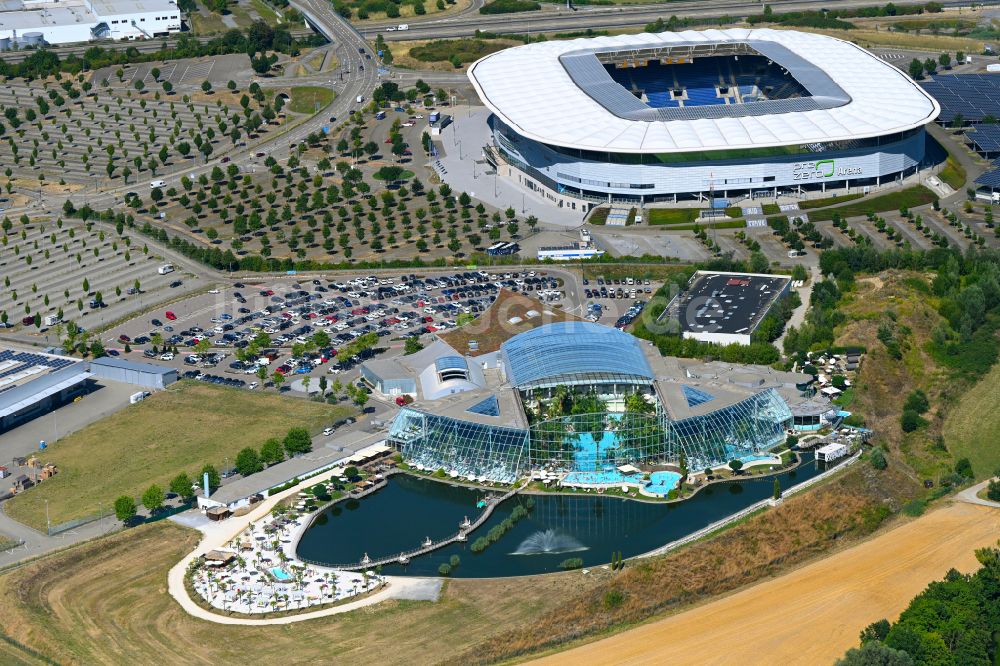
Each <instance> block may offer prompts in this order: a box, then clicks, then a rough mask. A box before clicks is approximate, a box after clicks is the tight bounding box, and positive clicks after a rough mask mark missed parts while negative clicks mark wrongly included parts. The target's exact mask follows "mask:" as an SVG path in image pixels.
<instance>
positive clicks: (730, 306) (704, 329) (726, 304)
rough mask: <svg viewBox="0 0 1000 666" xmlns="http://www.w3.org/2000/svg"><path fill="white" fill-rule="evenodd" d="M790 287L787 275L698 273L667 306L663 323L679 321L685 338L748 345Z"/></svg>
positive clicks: (662, 319) (789, 279) (722, 343)
mask: <svg viewBox="0 0 1000 666" xmlns="http://www.w3.org/2000/svg"><path fill="white" fill-rule="evenodd" d="M790 286H791V278H790V277H788V276H787V275H766V274H758V273H726V272H718V273H717V272H710V271H697V272H696V273H695V274H694V275H692V276H691V279H690V280H689V281H688V284H687V286H686V287H685V288H684V290H683V291H681V292H680V293H679V294H677V295H676V296H674V298H673V300H671V301H670V303H669V304H668V305H667V308H666V309H665V310H664V311H663V314H661V315H660V321H661V322H665V321H667V320H672V321H675V322H677V325H679V326H680V331H681V335H682V336H683V337H685V338H692V339H694V340H700V341H702V342H713V343H716V344H721V345H728V344H732V343H734V342H735V343H738V344H741V345H748V344H750V340H751V336H752V335H753V332H754V331H755V330H756V329H757V327H758V326H759V325H760V322H761V321H763V319H764V317H766V316H767V313H768V312H769V311H770V309H771V307H772V306H773V305H774V304H775V303H776V302H777V301H778V299H779V298H782V297H783V296H785V295H787V294H788V290H789V287H790Z"/></svg>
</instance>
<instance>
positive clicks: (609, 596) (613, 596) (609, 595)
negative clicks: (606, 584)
mask: <svg viewBox="0 0 1000 666" xmlns="http://www.w3.org/2000/svg"><path fill="white" fill-rule="evenodd" d="M623 601H625V593H624V592H622V591H621V590H618V589H614V590H608V591H607V592H605V593H604V607H605V608H607V609H608V610H611V609H612V608H618V607H619V606H621V605H622V602H623Z"/></svg>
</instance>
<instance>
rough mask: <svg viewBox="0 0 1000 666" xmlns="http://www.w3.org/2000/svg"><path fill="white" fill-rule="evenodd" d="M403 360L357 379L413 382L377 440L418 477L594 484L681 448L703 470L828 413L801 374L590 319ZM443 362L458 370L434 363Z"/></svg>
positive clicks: (652, 465)
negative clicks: (680, 355)
mask: <svg viewBox="0 0 1000 666" xmlns="http://www.w3.org/2000/svg"><path fill="white" fill-rule="evenodd" d="M414 357H415V358H414ZM414 357H401V358H400V359H397V360H395V361H392V362H387V361H381V362H377V363H376V362H369V363H367V364H365V366H366V367H365V368H364V369H363V372H362V375H363V377H365V378H366V380H367V381H368V382H369V383H370V384H371V385H372V386H373V387H375V388H376V390H379V389H378V387H380V386H392V387H393V388H394V389H395V388H398V387H400V386H404V385H405V383H404V382H402V381H401V380H403V379H404V376H405V375H407V374H409V375H410V376H412V377H414V378H415V380H414V381H413V382H412V383H411V384H409V385H407V387H408V388H409V389H410V390H411V391H412V392H411V393H409V394H408V395H410V396H411V397H412V398H414V399H415V401H414V402H413V403H411V404H409V405H407V406H406V407H404V408H403V409H401V410H400V412H399V414H398V415H397V416H396V418H395V420H394V421H393V423H392V425H391V426H390V429H389V435H388V438H387V441H388V442H389V443H390V444H391V445H393V446H395V447H396V448H398V449H399V450H400V451H401V452H402V454H403V456H404V459H405V460H406V462H407V463H409V464H411V465H412V466H414V467H416V468H417V469H423V470H428V471H436V470H438V469H443V470H445V471H446V472H447V473H448V474H450V475H451V476H452V477H462V478H468V479H472V480H475V481H498V482H504V483H510V482H513V481H514V480H516V479H517V478H520V477H522V476H524V475H525V474H527V473H529V472H533V471H535V470H545V471H547V472H552V473H560V474H576V475H579V474H592V475H593V474H597V475H602V478H605V479H607V478H614V476H613V475H614V474H616V472H615V470H618V469H619V468H621V467H622V466H627V465H631V466H639V467H640V468H642V469H643V470H653V469H656V468H657V467H662V466H668V465H676V464H678V462H679V461H680V459H681V456H682V454H683V456H684V457H685V459H686V461H687V464H688V465H689V467H690V468H691V469H697V470H702V469H704V468H706V467H715V466H720V465H725V464H726V463H727V462H728V461H730V460H733V459H737V458H738V459H743V460H753V459H755V458H758V457H760V456H762V455H766V452H767V451H768V450H769V449H772V448H774V447H775V446H777V445H779V444H781V443H782V442H783V441H784V438H785V435H786V433H787V432H788V431H790V430H792V429H794V427H795V424H796V423H797V422H801V421H802V417H803V416H808V417H809V418H810V421H811V420H812V419H815V420H817V422H826V421H828V420H832V419H835V418H836V410H835V409H834V408H833V407H832V405H831V404H830V403H829V402H828V401H826V400H824V399H822V398H820V399H817V398H816V396H815V392H814V391H813V390H812V389H811V387H810V384H811V382H812V377H811V376H810V375H805V374H800V373H789V372H780V371H776V370H774V369H772V368H769V367H766V366H746V365H735V364H728V363H720V362H710V363H704V362H699V361H693V360H689V359H677V358H668V357H662V356H660V354H659V352H658V351H657V349H656V348H655V347H654V346H652V345H651V344H650V343H647V342H644V341H640V340H638V339H637V338H635V337H633V336H631V335H629V334H628V333H625V332H622V331H619V330H617V329H614V328H609V327H606V326H601V325H598V324H593V323H589V322H582V321H566V322H559V323H553V324H545V325H542V326H539V327H537V328H534V329H532V330H530V331H527V332H524V333H521V334H519V335H515V336H513V337H511V338H509V339H508V340H506V341H505V342H504V343H503V344H502V345H501V346H500V348H499V349H498V350H496V351H493V352H489V353H485V354H480V355H477V356H463V355H462V353H460V352H459V351H457V350H455V349H454V348H452V347H451V346H449V345H448V344H447V343H445V342H444V341H442V340H438V341H436V342H435V343H434V344H433V345H431V346H429V347H427V348H426V349H424V350H423V351H421V352H419V355H414ZM441 359H446V360H445V361H444V362H441ZM459 359H461V360H462V362H461V363H459ZM453 366H461V368H462V369H463V372H460V373H457V375H452V374H446V373H445V371H443V370H442V369H441V368H442V367H453ZM805 412H808V414H805ZM608 475H611V476H610V477H609V476H608Z"/></svg>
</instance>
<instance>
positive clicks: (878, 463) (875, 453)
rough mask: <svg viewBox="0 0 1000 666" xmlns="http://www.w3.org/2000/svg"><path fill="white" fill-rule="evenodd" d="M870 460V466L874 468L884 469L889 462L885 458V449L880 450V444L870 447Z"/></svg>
mask: <svg viewBox="0 0 1000 666" xmlns="http://www.w3.org/2000/svg"><path fill="white" fill-rule="evenodd" d="M870 460H871V462H872V467H874V468H875V469H885V468H886V467H888V466H889V463H888V462H887V461H886V459H885V451H883V450H882V447H881V446H876V447H875V448H873V449H872V452H871V456H870Z"/></svg>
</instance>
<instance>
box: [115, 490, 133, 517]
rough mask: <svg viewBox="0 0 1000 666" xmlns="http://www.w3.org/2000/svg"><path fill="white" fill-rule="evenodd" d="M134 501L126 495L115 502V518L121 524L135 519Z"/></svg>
mask: <svg viewBox="0 0 1000 666" xmlns="http://www.w3.org/2000/svg"><path fill="white" fill-rule="evenodd" d="M135 511H136V508H135V500H134V499H132V498H131V497H129V496H128V495H122V496H121V497H119V498H118V499H116V500H115V517H116V518H118V520H120V521H122V522H123V523H128V521H130V520H132V519H133V518H135Z"/></svg>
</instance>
